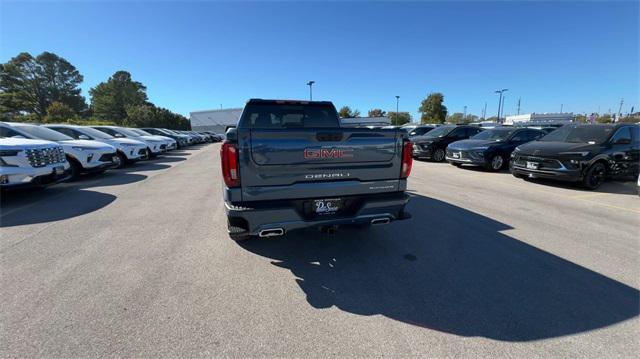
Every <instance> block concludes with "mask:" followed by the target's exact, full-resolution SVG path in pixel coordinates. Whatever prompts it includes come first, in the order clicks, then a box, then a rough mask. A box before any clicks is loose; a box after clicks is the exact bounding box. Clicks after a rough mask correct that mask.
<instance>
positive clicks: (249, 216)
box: [225, 192, 411, 235]
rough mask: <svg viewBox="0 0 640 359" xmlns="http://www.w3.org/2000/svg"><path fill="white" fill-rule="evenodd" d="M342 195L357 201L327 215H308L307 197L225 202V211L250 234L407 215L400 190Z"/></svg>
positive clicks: (230, 220) (403, 217) (362, 222)
mask: <svg viewBox="0 0 640 359" xmlns="http://www.w3.org/2000/svg"><path fill="white" fill-rule="evenodd" d="M343 198H344V199H345V200H349V199H350V200H352V201H357V204H356V205H354V207H353V208H352V210H350V211H349V213H345V214H343V215H339V216H331V217H324V216H315V217H311V216H309V214H308V213H305V212H304V211H302V210H301V208H302V203H303V202H305V201H309V200H311V199H307V200H305V199H301V200H284V201H268V202H257V203H254V204H253V205H249V206H246V207H241V206H237V205H234V204H232V203H229V202H225V211H226V214H227V217H228V218H229V222H230V223H232V224H233V226H234V227H241V228H243V229H245V234H250V235H258V234H259V233H260V231H262V230H265V229H276V228H281V229H282V230H283V231H284V233H287V232H288V231H291V230H295V229H301V228H309V227H317V226H333V225H344V224H369V223H371V221H372V220H374V219H388V221H389V222H391V221H395V220H403V219H408V218H410V217H411V216H410V215H409V214H408V213H406V212H405V211H404V208H405V206H406V205H407V203H408V202H409V196H408V195H407V194H406V193H404V192H393V193H384V194H375V195H367V196H350V197H343ZM354 203H356V202H354Z"/></svg>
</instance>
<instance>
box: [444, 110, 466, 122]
mask: <svg viewBox="0 0 640 359" xmlns="http://www.w3.org/2000/svg"><path fill="white" fill-rule="evenodd" d="M447 122H449V123H463V122H464V115H463V114H462V112H454V113H453V114H452V115H450V116H449V117H448V118H447Z"/></svg>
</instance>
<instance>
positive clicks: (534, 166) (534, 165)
mask: <svg viewBox="0 0 640 359" xmlns="http://www.w3.org/2000/svg"><path fill="white" fill-rule="evenodd" d="M538 165H539V163H538V162H528V161H527V168H528V169H530V170H537V169H538Z"/></svg>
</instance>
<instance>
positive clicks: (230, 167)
mask: <svg viewBox="0 0 640 359" xmlns="http://www.w3.org/2000/svg"><path fill="white" fill-rule="evenodd" d="M220 160H221V162H222V178H224V183H225V184H226V185H227V187H238V186H240V167H239V166H238V149H237V148H236V145H235V144H233V143H231V142H227V141H225V142H224V143H223V144H222V147H220Z"/></svg>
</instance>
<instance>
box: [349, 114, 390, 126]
mask: <svg viewBox="0 0 640 359" xmlns="http://www.w3.org/2000/svg"><path fill="white" fill-rule="evenodd" d="M390 124H391V120H390V119H389V117H386V116H382V117H353V118H341V119H340V125H341V126H342V127H364V126H389V125H390Z"/></svg>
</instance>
